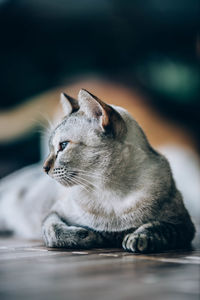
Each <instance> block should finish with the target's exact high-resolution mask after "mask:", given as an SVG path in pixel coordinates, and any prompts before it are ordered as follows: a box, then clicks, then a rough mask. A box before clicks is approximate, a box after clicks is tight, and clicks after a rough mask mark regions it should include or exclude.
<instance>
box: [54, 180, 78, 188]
mask: <svg viewBox="0 0 200 300" xmlns="http://www.w3.org/2000/svg"><path fill="white" fill-rule="evenodd" d="M54 179H55V178H54ZM55 180H56V181H57V182H58V183H60V184H61V185H62V186H65V187H72V186H74V185H77V184H76V183H74V182H71V181H69V180H67V181H66V180H62V179H55Z"/></svg>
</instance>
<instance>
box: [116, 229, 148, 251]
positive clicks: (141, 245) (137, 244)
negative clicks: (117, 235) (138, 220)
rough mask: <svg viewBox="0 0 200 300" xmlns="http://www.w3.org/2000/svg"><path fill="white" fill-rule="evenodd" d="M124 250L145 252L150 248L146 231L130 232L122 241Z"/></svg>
mask: <svg viewBox="0 0 200 300" xmlns="http://www.w3.org/2000/svg"><path fill="white" fill-rule="evenodd" d="M122 247H123V248H124V250H127V251H131V252H135V253H137V252H139V253H145V252H148V250H149V237H148V236H147V235H146V234H145V233H129V234H127V235H126V236H125V237H124V239H123V242H122Z"/></svg>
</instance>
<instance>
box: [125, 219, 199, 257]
mask: <svg viewBox="0 0 200 300" xmlns="http://www.w3.org/2000/svg"><path fill="white" fill-rule="evenodd" d="M194 232H195V230H194V227H193V224H192V223H189V224H188V226H187V225H186V224H183V223H182V224H171V223H167V222H159V221H155V222H151V223H147V224H144V225H142V226H140V227H139V228H138V229H137V230H135V231H134V232H132V233H129V234H127V235H125V237H124V239H123V242H122V247H123V248H124V249H125V250H128V251H131V252H140V253H148V252H149V253H151V252H159V251H164V250H169V249H177V248H185V247H188V246H189V245H190V242H191V240H192V239H193V237H194Z"/></svg>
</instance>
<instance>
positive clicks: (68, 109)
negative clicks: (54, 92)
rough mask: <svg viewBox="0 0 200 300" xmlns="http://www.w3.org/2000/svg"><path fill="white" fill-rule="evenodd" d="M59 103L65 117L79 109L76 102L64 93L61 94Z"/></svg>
mask: <svg viewBox="0 0 200 300" xmlns="http://www.w3.org/2000/svg"><path fill="white" fill-rule="evenodd" d="M60 102H61V104H62V108H63V111H64V113H65V115H66V116H68V115H69V114H71V113H73V112H74V111H77V110H78V109H79V104H78V101H77V100H76V99H74V98H72V97H71V96H69V95H67V94H65V93H61V95H60Z"/></svg>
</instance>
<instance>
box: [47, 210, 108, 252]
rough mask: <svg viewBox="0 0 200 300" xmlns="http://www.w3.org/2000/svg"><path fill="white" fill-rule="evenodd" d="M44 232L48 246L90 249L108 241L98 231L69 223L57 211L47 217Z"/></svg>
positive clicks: (101, 245)
mask: <svg viewBox="0 0 200 300" xmlns="http://www.w3.org/2000/svg"><path fill="white" fill-rule="evenodd" d="M42 233H43V239H44V242H45V244H46V246H47V247H55V248H57V247H58V248H80V249H89V248H95V247H103V245H104V244H105V242H106V240H105V238H104V237H103V236H102V235H101V234H100V233H98V232H95V231H92V230H88V229H86V228H83V227H76V226H69V225H67V224H66V223H65V222H64V221H63V220H62V219H61V218H60V217H59V216H58V215H57V214H56V213H52V214H50V215H49V216H48V217H47V218H46V219H45V221H44V223H43V227H42ZM104 246H105V245H104Z"/></svg>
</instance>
